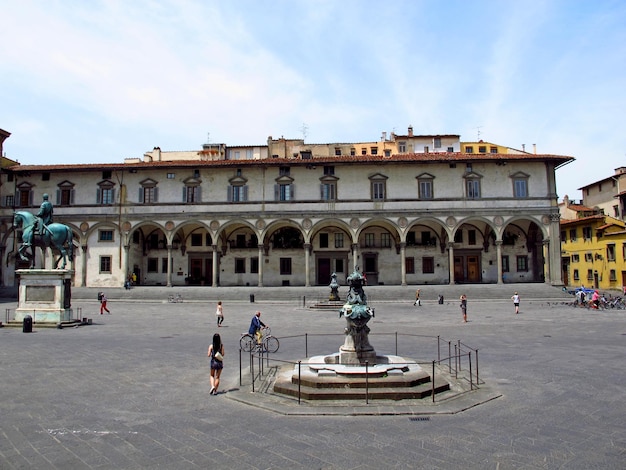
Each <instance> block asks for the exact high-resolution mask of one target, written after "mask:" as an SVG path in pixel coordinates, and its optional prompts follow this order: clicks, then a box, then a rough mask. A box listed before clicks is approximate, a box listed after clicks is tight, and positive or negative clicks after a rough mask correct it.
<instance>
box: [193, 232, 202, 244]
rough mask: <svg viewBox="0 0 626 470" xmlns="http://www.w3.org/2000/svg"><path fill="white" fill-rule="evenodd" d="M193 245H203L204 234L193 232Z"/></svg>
mask: <svg viewBox="0 0 626 470" xmlns="http://www.w3.org/2000/svg"><path fill="white" fill-rule="evenodd" d="M191 246H202V234H201V233H192V234H191Z"/></svg>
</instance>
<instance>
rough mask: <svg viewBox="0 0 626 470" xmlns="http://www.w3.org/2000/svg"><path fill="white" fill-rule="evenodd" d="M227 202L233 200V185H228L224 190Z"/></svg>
mask: <svg viewBox="0 0 626 470" xmlns="http://www.w3.org/2000/svg"><path fill="white" fill-rule="evenodd" d="M226 195H227V199H228V202H233V187H232V186H229V187H228V188H227V191H226Z"/></svg>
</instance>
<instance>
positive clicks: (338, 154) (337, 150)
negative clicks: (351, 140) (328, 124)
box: [335, 147, 341, 156]
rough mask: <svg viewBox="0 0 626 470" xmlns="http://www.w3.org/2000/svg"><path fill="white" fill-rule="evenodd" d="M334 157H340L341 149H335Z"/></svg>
mask: <svg viewBox="0 0 626 470" xmlns="http://www.w3.org/2000/svg"><path fill="white" fill-rule="evenodd" d="M335 155H336V156H340V155H341V149H340V148H339V147H335Z"/></svg>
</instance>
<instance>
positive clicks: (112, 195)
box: [111, 188, 115, 204]
mask: <svg viewBox="0 0 626 470" xmlns="http://www.w3.org/2000/svg"><path fill="white" fill-rule="evenodd" d="M113 203H115V188H111V204H113Z"/></svg>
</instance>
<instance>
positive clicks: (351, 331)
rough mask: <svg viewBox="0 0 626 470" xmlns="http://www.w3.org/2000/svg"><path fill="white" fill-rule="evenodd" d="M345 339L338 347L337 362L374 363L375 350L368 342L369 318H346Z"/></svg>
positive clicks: (351, 363)
mask: <svg viewBox="0 0 626 470" xmlns="http://www.w3.org/2000/svg"><path fill="white" fill-rule="evenodd" d="M346 320H347V323H348V325H347V326H346V331H345V333H346V340H345V342H344V343H343V346H341V347H340V348H339V363H340V364H344V365H362V364H365V362H369V363H370V364H372V365H373V364H376V351H375V350H374V348H373V347H372V345H371V344H370V342H369V332H370V329H369V327H368V326H367V322H368V321H369V318H358V319H351V318H346Z"/></svg>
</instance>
